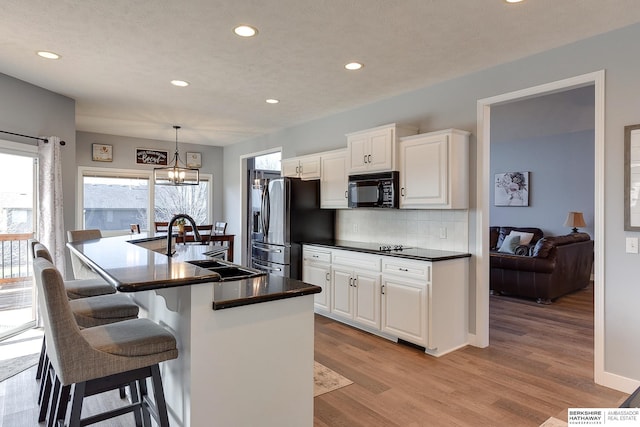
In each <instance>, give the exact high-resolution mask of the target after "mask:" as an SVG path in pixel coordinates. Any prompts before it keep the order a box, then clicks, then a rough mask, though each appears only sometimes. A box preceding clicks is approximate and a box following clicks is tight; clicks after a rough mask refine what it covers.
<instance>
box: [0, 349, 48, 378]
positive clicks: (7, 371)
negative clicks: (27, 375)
mask: <svg viewBox="0 0 640 427" xmlns="http://www.w3.org/2000/svg"><path fill="white" fill-rule="evenodd" d="M39 357H40V354H39V353H34V354H29V355H27V356H21V357H14V358H13V359H7V360H0V381H4V380H6V379H7V378H11V377H12V376H14V375H17V374H19V373H20V372H22V371H24V370H25V369H29V368H30V367H32V366H33V365H35V364H36V363H38V358H39Z"/></svg>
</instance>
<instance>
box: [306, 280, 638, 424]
mask: <svg viewBox="0 0 640 427" xmlns="http://www.w3.org/2000/svg"><path fill="white" fill-rule="evenodd" d="M490 305H491V306H490V346H489V347H488V348H485V349H479V348H475V347H471V346H469V347H466V348H464V349H461V350H459V351H456V352H453V353H450V354H448V355H445V356H443V357H441V358H437V359H436V358H434V357H431V356H427V355H426V354H424V353H422V352H421V351H419V350H416V349H413V348H410V347H407V346H403V345H399V344H395V343H393V342H390V341H387V340H384V339H382V338H379V337H376V336H373V335H370V334H366V333H363V332H361V331H358V330H356V329H353V328H351V327H348V326H345V325H342V324H340V323H337V322H334V321H332V320H330V319H327V318H325V317H322V316H316V337H315V343H316V349H315V354H316V360H317V361H318V362H320V363H322V364H324V365H325V366H327V367H329V368H331V369H333V370H335V371H337V372H338V373H340V374H342V375H344V376H346V377H347V378H349V379H351V380H352V381H354V384H353V385H350V386H347V387H344V388H342V389H339V390H336V391H333V392H331V393H328V394H326V395H322V396H319V397H317V398H315V401H314V402H315V427H325V426H330V427H340V426H345V427H346V426H349V427H358V426H362V427H365V426H366V427H374V426H384V427H393V426H412V427H417V426H452V425H456V426H539V425H540V424H542V423H543V422H544V421H545V420H546V419H547V418H549V417H550V416H554V417H556V418H559V419H564V420H566V410H567V408H570V407H616V406H618V405H619V404H620V403H621V402H623V401H624V399H625V397H626V396H627V395H626V394H624V393H621V392H617V391H614V390H611V389H608V388H605V387H601V386H597V385H596V384H595V383H594V382H593V290H592V289H587V290H581V291H578V292H575V293H573V294H571V295H569V296H566V297H564V298H560V299H559V300H558V301H556V302H555V303H554V304H552V305H548V306H544V305H538V304H536V303H535V302H530V301H526V300H519V299H515V298H508V297H493V296H492V297H491V301H490Z"/></svg>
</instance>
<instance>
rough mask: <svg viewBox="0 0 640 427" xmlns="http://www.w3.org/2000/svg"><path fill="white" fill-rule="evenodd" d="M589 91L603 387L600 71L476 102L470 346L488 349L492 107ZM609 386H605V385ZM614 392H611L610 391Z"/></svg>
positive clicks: (597, 369) (597, 346)
mask: <svg viewBox="0 0 640 427" xmlns="http://www.w3.org/2000/svg"><path fill="white" fill-rule="evenodd" d="M585 86H593V88H594V94H595V102H594V110H595V113H594V141H595V144H594V145H595V152H594V166H593V167H594V169H593V170H594V188H593V194H594V197H593V199H594V219H593V238H594V242H595V254H594V255H595V257H594V314H595V316H594V320H595V322H594V323H595V329H594V335H595V340H594V380H595V382H596V383H598V384H603V379H604V378H603V375H604V308H603V302H604V290H603V284H604V254H603V249H602V248H603V242H604V71H598V72H594V73H589V74H585V75H582V76H577V77H573V78H569V79H565V80H561V81H557V82H553V83H549V84H544V85H540V86H536V87H532V88H528V89H524V90H520V91H516V92H511V93H508V94H504V95H499V96H495V97H492V98H486V99H482V100H479V101H478V132H477V138H478V144H477V147H478V150H477V165H476V166H477V169H476V172H477V181H476V182H477V193H476V197H477V200H476V206H477V208H478V211H477V215H476V223H475V227H476V230H475V231H476V248H475V254H476V255H477V261H476V266H475V267H476V274H475V278H476V282H475V336H474V337H473V339H474V344H475V345H477V346H479V347H486V346H488V345H489V256H488V251H489V212H490V191H491V190H492V187H491V186H490V183H491V182H492V180H491V176H490V171H491V168H490V152H491V111H492V108H493V107H495V106H499V105H501V104H504V103H508V102H513V101H515V100H524V99H528V98H532V97H537V96H541V95H544V94H552V93H557V92H562V91H566V90H570V89H575V88H580V87H585ZM603 385H607V384H603ZM614 388H615V387H614Z"/></svg>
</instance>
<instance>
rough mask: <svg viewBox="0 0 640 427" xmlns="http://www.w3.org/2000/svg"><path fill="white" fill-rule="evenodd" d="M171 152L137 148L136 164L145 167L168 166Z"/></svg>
mask: <svg viewBox="0 0 640 427" xmlns="http://www.w3.org/2000/svg"><path fill="white" fill-rule="evenodd" d="M168 156H169V152H168V151H162V150H152V149H149V148H136V163H140V164H144V165H162V166H166V165H167V160H168Z"/></svg>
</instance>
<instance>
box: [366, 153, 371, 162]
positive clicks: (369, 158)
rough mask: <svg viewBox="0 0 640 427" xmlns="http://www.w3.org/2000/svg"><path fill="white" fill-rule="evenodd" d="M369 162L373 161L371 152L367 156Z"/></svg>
mask: <svg viewBox="0 0 640 427" xmlns="http://www.w3.org/2000/svg"><path fill="white" fill-rule="evenodd" d="M367 163H371V154H369V155H368V156H367Z"/></svg>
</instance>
